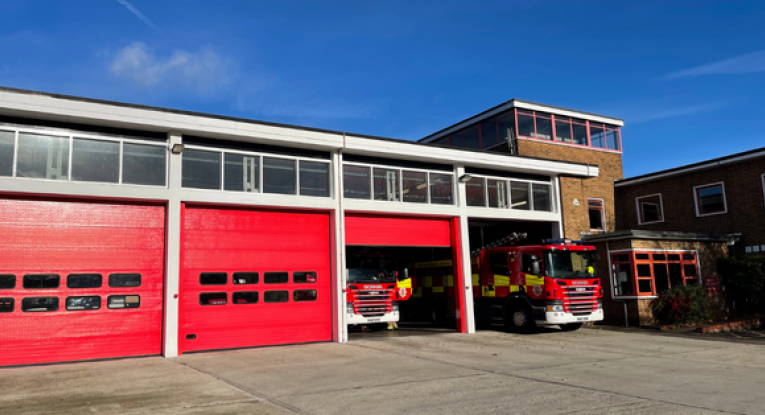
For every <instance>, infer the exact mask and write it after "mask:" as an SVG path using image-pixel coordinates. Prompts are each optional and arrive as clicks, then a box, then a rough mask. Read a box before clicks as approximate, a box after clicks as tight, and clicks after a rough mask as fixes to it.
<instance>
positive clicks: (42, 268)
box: [0, 199, 165, 365]
mask: <svg viewBox="0 0 765 415" xmlns="http://www.w3.org/2000/svg"><path fill="white" fill-rule="evenodd" d="M164 226H165V210H164V208H163V207H161V206H145V205H126V204H107V203H84V202H67V201H48V200H45V201H43V200H22V199H0V328H1V329H0V365H19V364H35V363H50V362H62V361H74V360H89V359H103V358H114V357H126V356H140V355H155V354H160V353H161V347H162V292H163V289H162V287H163V265H164V243H165V241H164V235H165V234H164V232H165V231H164Z"/></svg>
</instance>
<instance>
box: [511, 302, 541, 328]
mask: <svg viewBox="0 0 765 415" xmlns="http://www.w3.org/2000/svg"><path fill="white" fill-rule="evenodd" d="M535 326H536V324H535V322H534V316H533V314H532V313H531V309H530V308H529V307H526V306H524V305H522V304H511V305H510V307H508V308H507V314H506V315H505V328H506V329H507V330H508V331H510V332H515V333H528V332H530V331H532V330H533V329H534V327H535Z"/></svg>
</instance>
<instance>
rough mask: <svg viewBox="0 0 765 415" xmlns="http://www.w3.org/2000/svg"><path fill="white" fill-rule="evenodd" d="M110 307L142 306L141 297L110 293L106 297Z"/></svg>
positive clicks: (107, 304)
mask: <svg viewBox="0 0 765 415" xmlns="http://www.w3.org/2000/svg"><path fill="white" fill-rule="evenodd" d="M106 306H107V307H108V308H138V307H140V306H141V297H140V296H138V295H110V296H109V298H107V299H106Z"/></svg>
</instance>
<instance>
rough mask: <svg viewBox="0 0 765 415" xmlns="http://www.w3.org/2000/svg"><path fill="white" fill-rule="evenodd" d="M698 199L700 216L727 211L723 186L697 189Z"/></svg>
mask: <svg viewBox="0 0 765 415" xmlns="http://www.w3.org/2000/svg"><path fill="white" fill-rule="evenodd" d="M696 199H697V202H698V208H699V213H700V214H706V213H715V212H723V211H725V197H724V196H723V190H722V185H721V184H717V185H713V186H708V187H703V188H700V189H697V190H696Z"/></svg>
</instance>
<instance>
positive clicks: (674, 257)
mask: <svg viewBox="0 0 765 415" xmlns="http://www.w3.org/2000/svg"><path fill="white" fill-rule="evenodd" d="M667 260H668V261H679V260H680V255H679V254H668V255H667Z"/></svg>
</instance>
